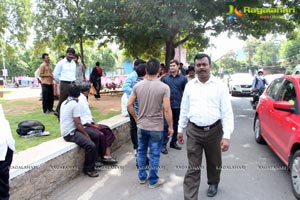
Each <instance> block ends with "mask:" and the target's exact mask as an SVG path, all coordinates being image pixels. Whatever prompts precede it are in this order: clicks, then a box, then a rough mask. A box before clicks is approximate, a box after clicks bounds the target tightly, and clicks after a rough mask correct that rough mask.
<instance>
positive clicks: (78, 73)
mask: <svg viewBox="0 0 300 200" xmlns="http://www.w3.org/2000/svg"><path fill="white" fill-rule="evenodd" d="M79 58H80V56H79V55H78V54H76V53H75V49H73V48H68V49H67V51H66V56H60V57H59V59H58V63H57V64H56V66H55V68H54V70H53V71H52V68H51V64H50V57H49V54H47V53H44V54H42V60H43V62H42V64H41V65H40V67H39V68H38V70H37V72H38V73H39V74H38V77H39V80H40V82H41V86H42V108H43V112H44V113H45V114H49V113H51V112H54V114H55V115H57V116H59V111H60V106H61V103H62V102H63V101H64V100H65V99H66V98H67V97H68V85H69V84H70V83H73V82H75V83H82V82H85V81H86V78H85V70H86V66H85V64H83V63H81V62H79ZM102 73H103V72H102V68H101V67H100V62H96V66H95V67H94V68H93V70H92V73H91V74H90V82H91V83H92V84H93V87H94V88H95V90H96V94H95V95H94V96H95V98H96V99H99V98H100V89H101V77H102ZM54 85H55V86H56V85H58V87H59V89H58V92H57V93H58V95H59V103H58V105H57V107H56V110H55V111H54V110H53V105H54V94H55V93H56V91H55V90H56V88H55V87H54Z"/></svg>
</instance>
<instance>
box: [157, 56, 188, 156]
mask: <svg viewBox="0 0 300 200" xmlns="http://www.w3.org/2000/svg"><path fill="white" fill-rule="evenodd" d="M179 70H180V69H179V62H178V60H171V61H170V73H169V74H168V75H166V76H164V77H163V78H162V79H161V81H162V82H164V83H165V84H167V85H168V86H169V87H170V91H171V97H170V101H171V108H172V116H173V130H174V134H173V136H172V139H171V142H170V148H173V149H177V150H181V147H180V146H179V145H178V144H177V131H178V120H179V114H180V103H181V99H182V94H183V91H184V88H185V85H186V83H187V82H188V81H187V78H186V77H185V76H184V75H182V74H181V73H179ZM168 141H169V138H168V125H167V123H166V122H165V125H164V139H163V148H162V150H161V152H162V153H163V154H167V153H168V150H167V143H168Z"/></svg>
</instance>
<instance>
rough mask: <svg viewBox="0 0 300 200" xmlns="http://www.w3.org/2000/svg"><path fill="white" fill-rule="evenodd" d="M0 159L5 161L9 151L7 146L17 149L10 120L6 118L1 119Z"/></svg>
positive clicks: (13, 149)
mask: <svg viewBox="0 0 300 200" xmlns="http://www.w3.org/2000/svg"><path fill="white" fill-rule="evenodd" d="M0 127H1V131H0V161H4V160H5V157H6V153H7V147H9V148H10V149H11V150H12V151H15V140H14V138H13V137H12V134H11V130H10V126H9V122H8V121H7V120H6V119H1V120H0Z"/></svg>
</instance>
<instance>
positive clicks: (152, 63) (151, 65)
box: [146, 58, 160, 75]
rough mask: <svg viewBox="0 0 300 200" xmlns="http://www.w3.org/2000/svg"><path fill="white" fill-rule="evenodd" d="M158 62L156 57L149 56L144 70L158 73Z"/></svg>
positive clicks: (150, 73) (153, 73)
mask: <svg viewBox="0 0 300 200" xmlns="http://www.w3.org/2000/svg"><path fill="white" fill-rule="evenodd" d="M159 68H160V63H159V61H158V60H157V59H156V58H150V59H149V60H148V62H147V66H146V70H147V73H148V74H149V75H155V74H157V73H158V71H159Z"/></svg>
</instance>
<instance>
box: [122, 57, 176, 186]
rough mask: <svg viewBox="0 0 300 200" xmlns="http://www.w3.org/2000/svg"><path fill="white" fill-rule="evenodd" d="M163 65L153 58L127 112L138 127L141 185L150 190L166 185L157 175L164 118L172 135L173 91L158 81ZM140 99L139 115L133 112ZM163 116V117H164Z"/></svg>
mask: <svg viewBox="0 0 300 200" xmlns="http://www.w3.org/2000/svg"><path fill="white" fill-rule="evenodd" d="M159 67H160V63H159V61H158V60H157V59H155V58H152V59H150V60H149V61H148V62H147V66H146V72H147V76H146V78H145V79H144V80H142V81H140V82H139V83H137V84H136V85H135V86H134V87H133V89H132V93H131V95H130V97H129V99H128V102H127V108H128V112H129V113H130V115H132V117H133V118H134V119H135V121H136V122H137V127H138V151H137V161H138V171H139V172H138V178H139V183H140V184H145V183H146V182H147V181H148V182H149V188H155V187H158V186H160V185H162V184H164V183H165V180H164V179H160V178H159V176H158V168H159V162H160V151H161V147H162V137H163V123H164V116H165V119H166V120H167V122H168V125H169V134H170V136H172V134H173V124H172V111H171V106H170V89H169V87H168V86H167V85H165V84H164V83H162V82H161V81H159V80H158V78H157V77H158V74H159ZM136 99H137V100H138V105H139V112H138V116H137V115H136V113H135V111H134V106H133V104H134V102H135V100H136ZM163 113H164V115H163ZM148 148H149V149H150V162H149V175H148V174H147V172H146V157H147V150H148Z"/></svg>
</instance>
